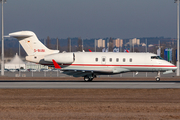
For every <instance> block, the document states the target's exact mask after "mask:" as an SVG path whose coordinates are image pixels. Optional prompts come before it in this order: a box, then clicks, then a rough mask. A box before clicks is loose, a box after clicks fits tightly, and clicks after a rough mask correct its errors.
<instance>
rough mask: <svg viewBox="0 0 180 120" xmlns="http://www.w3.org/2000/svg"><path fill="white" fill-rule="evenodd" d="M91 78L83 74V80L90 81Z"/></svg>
mask: <svg viewBox="0 0 180 120" xmlns="http://www.w3.org/2000/svg"><path fill="white" fill-rule="evenodd" d="M92 80H93V78H90V77H88V76H85V77H84V81H85V82H91V81H92Z"/></svg>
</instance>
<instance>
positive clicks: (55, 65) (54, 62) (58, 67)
mask: <svg viewBox="0 0 180 120" xmlns="http://www.w3.org/2000/svg"><path fill="white" fill-rule="evenodd" d="M52 61H53V64H54V67H55V68H56V69H61V67H60V66H59V65H58V64H57V62H56V61H55V60H54V59H52Z"/></svg>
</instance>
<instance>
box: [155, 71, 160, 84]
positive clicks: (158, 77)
mask: <svg viewBox="0 0 180 120" xmlns="http://www.w3.org/2000/svg"><path fill="white" fill-rule="evenodd" d="M156 81H157V82H159V81H160V71H158V73H157V76H156Z"/></svg>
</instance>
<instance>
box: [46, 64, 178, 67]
mask: <svg viewBox="0 0 180 120" xmlns="http://www.w3.org/2000/svg"><path fill="white" fill-rule="evenodd" d="M46 65H53V64H46ZM59 65H60V66H92V67H95V66H103V67H105V66H107V67H176V66H175V65H107V64H105V65H103V64H59Z"/></svg>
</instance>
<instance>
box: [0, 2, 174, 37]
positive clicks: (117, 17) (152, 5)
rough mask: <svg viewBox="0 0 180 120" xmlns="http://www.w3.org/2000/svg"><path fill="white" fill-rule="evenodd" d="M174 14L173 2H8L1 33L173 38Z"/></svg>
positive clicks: (5, 6) (5, 7)
mask: <svg viewBox="0 0 180 120" xmlns="http://www.w3.org/2000/svg"><path fill="white" fill-rule="evenodd" d="M0 7H1V6H0ZM0 11H1V10H0ZM176 11H177V4H175V3H174V0H7V2H6V3H5V4H4V34H5V35H8V34H9V33H11V32H17V31H22V30H30V31H33V32H35V34H36V35H37V36H38V38H41V39H42V38H47V36H49V37H50V38H57V37H58V38H68V37H71V38H72V37H81V38H83V39H85V38H88V39H89V38H105V37H113V38H121V39H125V38H140V37H161V36H164V37H171V38H176V35H177V33H176V31H177V30H176V29H177V28H176V25H177V21H176V20H177V17H176V16H177V12H176ZM0 14H1V13H0ZM0 21H1V19H0Z"/></svg>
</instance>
